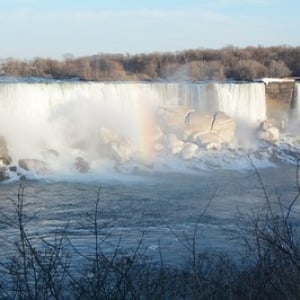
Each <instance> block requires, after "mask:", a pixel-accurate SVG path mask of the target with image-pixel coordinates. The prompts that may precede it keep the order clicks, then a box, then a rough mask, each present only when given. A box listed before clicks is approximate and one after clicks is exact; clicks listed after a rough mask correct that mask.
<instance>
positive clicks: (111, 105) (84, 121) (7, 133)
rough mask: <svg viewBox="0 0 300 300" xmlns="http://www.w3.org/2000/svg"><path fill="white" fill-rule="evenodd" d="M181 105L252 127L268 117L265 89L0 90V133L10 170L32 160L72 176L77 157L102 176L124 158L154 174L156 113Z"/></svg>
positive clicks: (47, 86) (48, 86)
mask: <svg viewBox="0 0 300 300" xmlns="http://www.w3.org/2000/svg"><path fill="white" fill-rule="evenodd" d="M179 106H182V107H185V106H188V107H191V108H193V109H196V110H200V111H203V112H212V113H214V112H216V111H224V112H225V113H226V114H228V115H229V116H231V117H233V118H234V119H237V120H242V121H243V122H246V123H248V124H257V122H259V121H262V120H264V119H265V117H266V108H265V95H264V84H263V83H249V84H246V83H242V84H236V83H126V82H107V83H80V82H52V83H1V84H0V128H1V129H0V134H1V135H2V136H4V137H5V138H6V140H7V143H8V147H9V153H10V155H11V156H12V158H13V160H14V163H17V161H18V160H19V159H23V158H36V159H41V160H45V161H47V162H48V163H49V164H51V168H52V169H53V170H56V171H64V172H66V170H70V172H72V171H74V159H75V158H76V157H83V158H84V159H85V160H87V161H88V162H89V164H90V166H91V168H92V170H97V169H102V170H105V169H115V168H118V167H119V165H118V163H120V161H122V158H123V156H124V155H125V152H126V153H127V155H128V153H130V162H129V164H131V165H134V166H136V165H137V164H138V163H142V164H143V165H145V166H150V167H153V166H154V165H155V163H154V160H155V157H156V156H157V150H155V149H154V148H155V143H154V140H155V136H156V135H157V134H158V133H159V128H158V127H159V121H160V120H159V119H158V116H157V114H156V112H157V111H158V110H159V108H161V107H164V108H165V107H179ZM101 130H107V131H106V132H111V136H110V139H111V140H110V142H111V143H110V145H109V146H108V144H105V142H104V141H103V140H102V141H100V140H99V134H100V132H101ZM160 153H163V155H168V154H166V152H165V151H163V152H160ZM116 162H117V163H116Z"/></svg>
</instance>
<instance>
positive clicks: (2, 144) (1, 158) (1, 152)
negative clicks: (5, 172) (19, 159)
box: [0, 136, 11, 166]
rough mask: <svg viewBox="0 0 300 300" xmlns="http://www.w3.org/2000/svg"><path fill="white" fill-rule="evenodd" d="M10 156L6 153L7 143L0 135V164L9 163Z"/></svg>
mask: <svg viewBox="0 0 300 300" xmlns="http://www.w3.org/2000/svg"><path fill="white" fill-rule="evenodd" d="M10 163H11V157H10V156H9V155H8V150H7V144H6V140H5V138H4V137H2V136H0V164H1V165H2V166H3V165H9V164H10Z"/></svg>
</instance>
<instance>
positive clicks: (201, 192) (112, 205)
mask: <svg viewBox="0 0 300 300" xmlns="http://www.w3.org/2000/svg"><path fill="white" fill-rule="evenodd" d="M295 173H296V168H295V167H293V166H290V165H280V166H278V167H275V168H266V169H260V170H259V174H260V176H261V179H262V180H263V182H264V187H265V191H266V192H267V193H268V195H269V197H270V199H271V201H272V202H274V203H275V202H278V198H279V197H280V198H281V201H282V203H284V204H286V205H288V203H289V202H290V201H291V200H292V199H293V197H294V195H295V193H296V180H295V178H296V176H295ZM23 185H24V197H23V200H24V204H25V205H24V214H25V215H26V218H29V219H28V223H26V228H27V232H28V234H29V235H30V236H32V237H37V238H40V237H42V238H45V239H51V238H53V236H54V235H55V234H56V233H58V232H60V231H61V230H64V231H66V233H67V236H68V239H69V240H70V242H71V243H72V245H74V246H75V247H76V248H78V249H80V251H82V252H85V253H89V252H92V251H93V249H94V236H93V223H92V221H91V219H90V217H91V216H93V214H94V212H95V203H96V200H97V194H98V190H99V188H100V198H99V199H100V201H99V218H98V225H99V230H100V236H101V237H103V238H104V237H107V236H108V235H109V237H108V238H107V239H105V241H103V243H102V244H101V247H102V249H103V251H104V252H105V251H106V252H109V251H111V250H112V249H115V248H116V247H119V248H120V249H123V250H125V251H126V250H129V249H134V248H135V247H136V246H137V244H138V243H139V242H140V241H141V240H142V247H143V248H144V249H145V251H146V253H147V255H149V256H154V257H155V256H157V255H158V251H159V248H161V250H162V251H161V252H162V253H163V255H164V256H165V257H167V258H166V259H167V260H170V261H174V260H178V259H180V257H182V256H184V254H185V251H186V249H187V247H188V246H189V245H191V243H192V237H193V235H194V233H196V237H197V249H199V250H204V249H210V250H211V249H213V250H222V251H226V252H229V253H232V252H235V251H237V249H239V248H240V247H241V244H240V241H239V240H236V239H232V236H233V235H234V232H235V231H236V229H237V227H238V221H239V219H241V217H242V218H243V217H245V215H246V214H251V213H252V212H253V211H257V210H258V209H261V210H263V209H265V207H266V201H265V196H264V191H263V189H262V187H261V184H260V183H259V180H258V177H257V174H255V171H254V170H248V171H243V172H238V171H226V170H214V171H203V173H198V174H175V173H173V174H157V173H156V174H144V175H143V176H142V175H141V176H140V177H136V179H134V180H132V179H129V178H128V180H126V179H125V180H124V178H123V179H122V180H109V181H107V180H105V179H103V178H102V179H97V178H95V179H94V180H89V181H88V182H80V181H76V182H74V181H73V182H71V181H54V180H39V181H25V182H24V183H23ZM18 187H19V183H18V182H15V183H9V184H2V185H1V186H0V209H1V213H2V214H5V216H7V217H8V218H9V219H10V220H13V222H15V221H14V220H15V219H16V214H15V207H14V205H13V202H16V201H17V198H18V197H17V194H18ZM298 208H299V210H300V206H299V205H298V204H297V203H296V205H295V210H297V209H298ZM295 216H296V218H297V213H296V214H295ZM1 218H2V222H1V223H0V224H1V231H0V234H1V238H2V239H3V241H4V242H3V243H2V246H0V248H1V252H2V253H6V252H7V251H8V248H7V249H6V247H9V245H8V243H7V241H14V239H15V238H16V236H17V230H16V229H14V228H13V227H12V226H11V224H8V223H9V222H7V220H5V217H4V216H3V215H2V216H1ZM26 220H27V219H26Z"/></svg>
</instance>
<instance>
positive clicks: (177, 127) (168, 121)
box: [159, 106, 194, 136]
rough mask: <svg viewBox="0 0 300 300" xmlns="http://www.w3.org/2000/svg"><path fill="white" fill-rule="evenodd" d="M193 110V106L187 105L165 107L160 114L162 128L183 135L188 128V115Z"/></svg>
mask: <svg viewBox="0 0 300 300" xmlns="http://www.w3.org/2000/svg"><path fill="white" fill-rule="evenodd" d="M192 111H194V109H193V108H190V107H186V106H179V107H168V108H164V109H163V110H162V111H161V112H160V115H159V119H160V126H161V128H162V130H163V131H164V132H167V133H174V134H176V135H179V136H181V135H182V134H183V132H184V130H185V129H186V117H187V116H188V115H189V113H191V112H192Z"/></svg>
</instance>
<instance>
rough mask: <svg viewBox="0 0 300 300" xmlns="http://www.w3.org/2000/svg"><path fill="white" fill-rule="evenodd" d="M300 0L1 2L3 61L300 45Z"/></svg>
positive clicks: (24, 0) (49, 0) (27, 0)
mask: <svg viewBox="0 0 300 300" xmlns="http://www.w3.org/2000/svg"><path fill="white" fill-rule="evenodd" d="M299 14H300V1H299V0H198V1H196V0H119V1H117V0H106V1H104V0H0V39H1V42H0V43H1V47H0V59H4V58H8V57H13V58H19V59H33V58H35V57H51V58H56V59H62V58H63V57H64V55H65V54H73V55H74V56H75V57H80V56H87V55H94V54H99V53H123V54H126V53H129V54H136V53H150V52H157V51H158V52H169V51H171V52H175V51H181V50H185V49H198V48H212V49H220V48H222V47H226V46H229V45H230V46H236V47H246V46H264V47H267V46H275V45H288V46H299V45H300V33H299V30H300V17H299Z"/></svg>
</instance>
